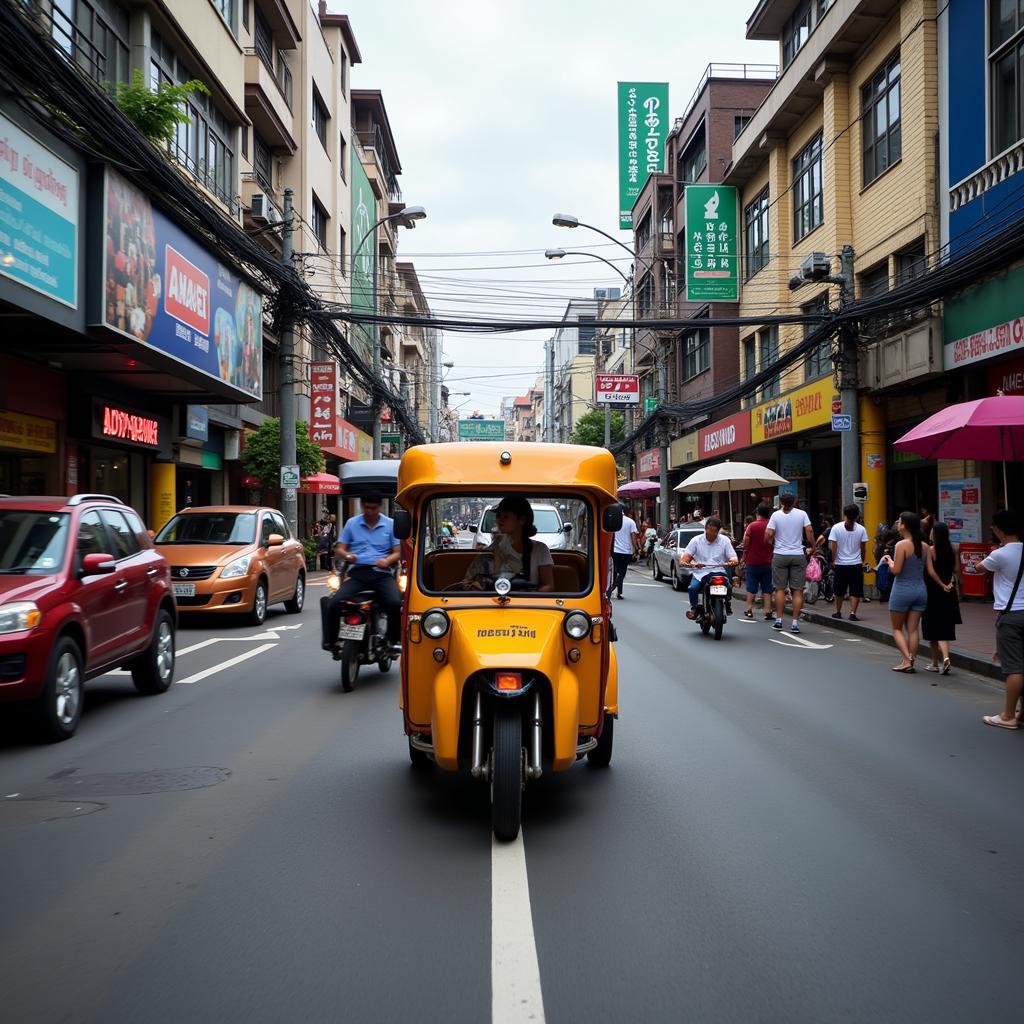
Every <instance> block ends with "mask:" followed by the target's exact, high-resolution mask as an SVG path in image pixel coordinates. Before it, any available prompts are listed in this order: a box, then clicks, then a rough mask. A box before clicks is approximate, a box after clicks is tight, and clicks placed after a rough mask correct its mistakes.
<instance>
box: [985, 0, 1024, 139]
mask: <svg viewBox="0 0 1024 1024" xmlns="http://www.w3.org/2000/svg"><path fill="white" fill-rule="evenodd" d="M988 63H989V76H990V83H991V84H990V93H991V109H992V153H991V154H990V155H991V156H993V157H994V156H996V155H998V154H999V153H1002V152H1003V151H1004V150H1006V149H1009V148H1010V147H1011V146H1012V145H1014V143H1016V142H1019V141H1020V140H1021V139H1022V138H1024V2H1022V0H989V53H988Z"/></svg>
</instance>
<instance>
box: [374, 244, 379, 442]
mask: <svg viewBox="0 0 1024 1024" xmlns="http://www.w3.org/2000/svg"><path fill="white" fill-rule="evenodd" d="M379 262H380V246H379V245H377V235H376V233H374V236H373V315H374V317H377V316H379V315H380V301H379V300H378V298H377V264H378V263H379ZM380 378H381V369H380V322H379V321H378V320H376V319H375V320H374V322H373V379H374V382H375V383H379V382H380ZM380 405H381V403H380V399H379V398H376V397H375V398H374V399H373V457H374V458H375V459H379V458H380V413H381V408H380Z"/></svg>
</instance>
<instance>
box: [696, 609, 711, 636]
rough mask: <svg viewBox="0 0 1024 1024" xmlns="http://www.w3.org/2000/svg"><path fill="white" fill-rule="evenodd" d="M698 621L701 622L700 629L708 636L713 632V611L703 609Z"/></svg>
mask: <svg viewBox="0 0 1024 1024" xmlns="http://www.w3.org/2000/svg"><path fill="white" fill-rule="evenodd" d="M697 621H698V622H699V623H700V631H701V632H702V633H703V634H704V635H705V636H707V635H708V633H710V632H711V612H710V611H705V610H704V609H701V616H700V618H699V619H698V620H697Z"/></svg>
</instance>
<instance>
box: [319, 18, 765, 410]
mask: <svg viewBox="0 0 1024 1024" xmlns="http://www.w3.org/2000/svg"><path fill="white" fill-rule="evenodd" d="M755 6H756V0H715V2H714V3H713V4H706V3H701V4H698V3H694V2H692V0H682V2H679V0H675V2H673V0H658V2H653V0H629V2H624V0H618V2H614V3H613V2H610V0H543V2H542V0H390V2H387V3H382V2H380V0H376V2H373V3H371V2H364V0H357V2H353V3H350V4H348V5H347V6H342V4H341V2H340V0H329V7H330V9H331V10H332V11H335V12H337V13H344V14H347V15H348V16H349V19H350V21H351V25H352V29H353V32H354V33H355V37H356V42H357V43H358V45H359V49H360V52H361V54H362V58H363V63H362V64H359V65H356V66H355V67H354V68H353V69H352V83H353V86H354V87H355V88H360V89H380V90H381V91H382V93H383V96H384V103H385V106H386V108H387V111H388V117H389V119H390V122H391V128H392V131H393V132H394V135H395V140H396V144H397V147H398V154H399V158H400V160H401V163H402V175H401V177H400V179H399V184H400V186H401V189H402V198H403V200H404V201H405V202H406V203H407V204H408V205H410V206H423V207H425V208H426V210H427V219H426V220H425V221H421V222H419V224H417V226H416V229H415V231H413V232H410V231H406V230H402V231H401V234H400V239H399V258H400V259H402V260H411V261H412V262H413V263H415V265H416V269H417V273H418V275H419V278H420V282H421V285H422V287H423V290H424V293H425V294H426V297H427V301H428V302H429V303H430V306H431V308H432V310H433V312H434V313H435V314H446V315H452V316H481V315H483V316H491V317H502V318H508V319H517V318H527V317H532V318H557V317H560V316H561V314H562V313H563V312H564V310H565V305H566V303H567V302H568V300H569V299H570V298H572V297H587V298H589V297H592V295H593V289H594V288H601V287H615V286H620V287H621V286H622V281H621V279H620V278H619V277H618V276H617V275H616V274H614V273H613V272H612V271H611V270H610V269H609V268H608V267H606V266H605V265H604V264H602V263H599V262H596V261H594V260H588V259H586V258H583V257H567V258H566V259H564V260H561V261H559V262H553V261H549V260H546V259H545V258H544V250H545V249H547V248H564V249H580V250H587V251H593V252H595V253H598V254H600V255H601V256H603V257H605V258H606V259H610V260H612V261H613V262H615V263H616V265H617V266H619V267H621V268H622V269H623V270H624V271H625V272H626V273H627V274H628V272H629V263H630V260H629V256H628V255H627V254H626V253H625V252H624V251H623V250H622V249H620V248H618V246H616V245H614V244H613V243H611V242H609V241H607V240H606V239H604V238H602V237H601V236H600V235H597V234H594V233H593V232H590V231H587V230H586V229H585V228H582V227H581V228H576V229H573V230H569V229H566V228H556V227H554V226H553V225H552V223H551V218H552V216H553V215H554V214H555V213H571V214H574V215H575V216H577V217H579V219H580V220H581V221H583V222H585V223H588V224H593V225H595V226H597V227H599V228H601V229H602V230H604V231H607V232H608V233H609V234H612V235H614V236H615V237H617V238H619V239H621V240H622V241H623V242H625V243H627V244H629V243H630V242H631V235H630V234H629V233H628V232H620V231H618V181H617V176H618V151H617V145H618V144H617V136H616V83H617V82H619V81H641V82H665V81H667V82H668V83H669V108H670V112H669V117H670V121H671V119H674V118H675V117H679V116H681V115H682V114H683V112H684V110H685V108H686V106H687V104H688V103H689V100H690V98H691V96H692V95H693V92H694V89H695V88H696V86H697V84H698V82H699V80H700V78H701V76H702V75H703V73H704V69H705V68H706V67H707V65H708V63H710V62H714V63H729V64H739V63H748V64H750V63H768V64H774V63H777V60H778V48H777V46H776V45H775V44H773V43H764V42H750V41H748V40H746V39H745V38H744V31H745V25H746V20H747V18H748V17H749V16H750V14H751V13H752V12H753V10H754V7H755ZM550 333H551V332H536V333H533V334H529V333H526V332H523V331H517V332H514V333H511V334H500V335H496V334H485V335H467V334H460V333H452V332H445V335H444V359H445V361H448V362H452V363H454V366H453V367H451V368H445V370H444V375H445V377H444V379H445V383H446V384H447V385H448V387H449V389H450V391H451V393H452V394H451V398H450V402H449V404H450V406H451V407H453V408H458V413H459V415H460V416H463V417H464V416H468V415H471V414H472V413H473V412H480V413H483V414H484V415H488V416H494V415H497V413H498V408H499V404H500V402H501V398H502V396H504V395H517V394H523V393H524V392H525V391H526V390H528V389H529V388H530V387H531V386H532V385H533V383H534V381H535V380H536V377H537V374H538V373H539V372H540V371H541V368H542V366H543V360H544V349H543V347H544V340H545V338H546V337H548V336H550ZM460 392H468V393H469V394H468V395H463V394H460Z"/></svg>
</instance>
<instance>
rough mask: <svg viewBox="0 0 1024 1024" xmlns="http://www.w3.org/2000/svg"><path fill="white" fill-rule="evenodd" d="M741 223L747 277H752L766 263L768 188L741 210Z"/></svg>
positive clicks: (768, 257)
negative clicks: (745, 249)
mask: <svg viewBox="0 0 1024 1024" xmlns="http://www.w3.org/2000/svg"><path fill="white" fill-rule="evenodd" d="M743 224H744V229H745V233H746V242H747V252H746V257H747V277H748V278H749V277H753V276H754V275H755V274H756V273H757V272H758V271H759V270H760V269H761V268H762V267H766V266H767V265H768V260H769V259H770V258H771V254H770V253H769V252H768V189H767V188H765V190H764V191H763V192H762V193H761V194H760V195H759V196H758V197H757V198H756V199H755V200H754V201H753V202H752V203H750V204H749V205H748V206H747V208H746V209H745V210H744V211H743Z"/></svg>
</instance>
